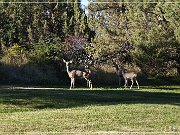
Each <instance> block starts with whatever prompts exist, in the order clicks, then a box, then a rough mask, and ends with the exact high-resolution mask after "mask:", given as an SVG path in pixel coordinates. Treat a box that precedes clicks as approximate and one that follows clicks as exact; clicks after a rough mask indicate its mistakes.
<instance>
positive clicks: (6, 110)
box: [0, 86, 180, 133]
mask: <svg viewBox="0 0 180 135" xmlns="http://www.w3.org/2000/svg"><path fill="white" fill-rule="evenodd" d="M179 105H180V86H158V87H150V86H149V87H141V88H140V89H137V88H134V89H132V90H130V89H123V88H94V90H89V89H87V88H75V89H73V90H69V89H68V88H58V87H54V88H52V87H49V88H48V87H46V88H41V87H9V86H7V87H1V90H0V132H1V133H2V132H9V133H12V132H13V133H14V132H19V133H20V132H49V133H50V132H55V133H57V132H65V133H67V132H71V133H74V132H75V133H79V132H80V133H83V132H94V133H96V132H97V133H100V132H109V133H111V132H174V133H178V132H180V119H179V118H180V106H179Z"/></svg>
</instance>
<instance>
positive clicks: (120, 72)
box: [113, 62, 139, 89]
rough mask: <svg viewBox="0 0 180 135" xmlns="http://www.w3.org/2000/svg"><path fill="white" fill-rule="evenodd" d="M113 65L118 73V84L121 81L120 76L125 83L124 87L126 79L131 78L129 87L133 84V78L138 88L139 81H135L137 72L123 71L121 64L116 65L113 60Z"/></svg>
mask: <svg viewBox="0 0 180 135" xmlns="http://www.w3.org/2000/svg"><path fill="white" fill-rule="evenodd" d="M113 67H115V68H116V74H117V75H118V77H119V84H120V81H121V77H123V78H124V81H125V84H124V87H125V88H126V86H127V83H128V79H130V80H131V82H132V83H131V86H130V89H131V88H132V86H133V84H134V80H135V81H136V84H137V86H138V89H139V83H138V81H137V79H136V78H137V74H136V73H134V72H125V71H126V70H125V69H124V67H122V66H120V67H119V66H118V65H117V64H116V63H114V62H113Z"/></svg>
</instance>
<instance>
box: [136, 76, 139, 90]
mask: <svg viewBox="0 0 180 135" xmlns="http://www.w3.org/2000/svg"><path fill="white" fill-rule="evenodd" d="M135 80H136V84H137V86H138V89H139V83H138V81H137V79H136V78H135Z"/></svg>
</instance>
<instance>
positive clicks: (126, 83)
mask: <svg viewBox="0 0 180 135" xmlns="http://www.w3.org/2000/svg"><path fill="white" fill-rule="evenodd" d="M126 85H127V79H125V84H124V87H125V88H126Z"/></svg>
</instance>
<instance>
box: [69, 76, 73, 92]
mask: <svg viewBox="0 0 180 135" xmlns="http://www.w3.org/2000/svg"><path fill="white" fill-rule="evenodd" d="M72 85H73V78H71V85H70V90H71V88H72Z"/></svg>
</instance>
